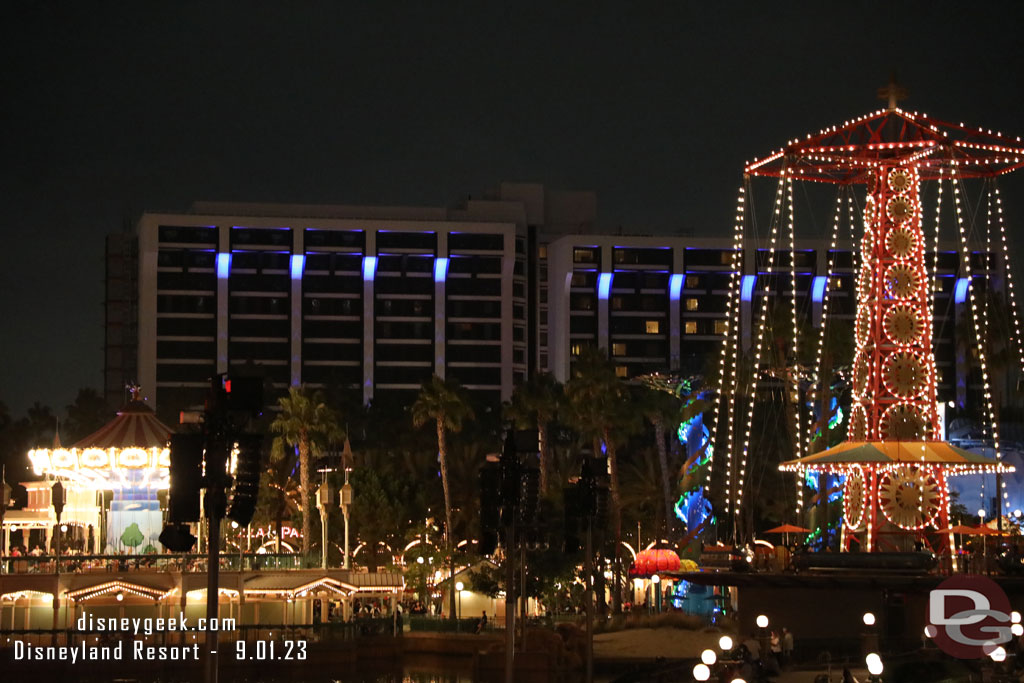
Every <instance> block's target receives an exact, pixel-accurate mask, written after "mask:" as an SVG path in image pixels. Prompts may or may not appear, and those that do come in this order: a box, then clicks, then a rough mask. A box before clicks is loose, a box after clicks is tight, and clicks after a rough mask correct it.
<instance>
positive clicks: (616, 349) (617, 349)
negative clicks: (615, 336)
mask: <svg viewBox="0 0 1024 683" xmlns="http://www.w3.org/2000/svg"><path fill="white" fill-rule="evenodd" d="M612 355H613V356H625V355H626V345H625V344H623V343H621V342H619V343H617V344H612Z"/></svg>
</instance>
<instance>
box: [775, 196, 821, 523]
mask: <svg viewBox="0 0 1024 683" xmlns="http://www.w3.org/2000/svg"><path fill="white" fill-rule="evenodd" d="M786 200H787V201H788V202H789V212H788V213H789V265H790V268H791V270H790V274H789V282H790V287H792V305H791V306H790V313H791V318H792V319H791V323H792V325H793V348H792V352H791V353H792V356H791V357H792V361H791V362H792V370H791V374H792V380H793V389H792V394H791V395H790V397H789V398H790V400H791V401H792V402H793V403H794V406H793V448H794V450H795V456H796V458H797V459H800V458H801V457H803V442H804V428H803V418H802V412H803V411H802V410H801V403H802V402H801V401H800V375H801V367H800V344H799V339H800V333H799V329H798V327H797V325H798V322H797V305H796V303H797V290H796V284H797V283H796V228H795V225H794V223H795V221H794V216H793V212H794V209H793V204H794V202H793V179H792V178H786ZM826 284H827V282H826ZM779 289H780V290H781V289H782V288H781V287H780V288H779ZM826 419H827V418H826ZM802 479H803V478H802V477H797V482H796V498H797V501H798V502H797V510H798V511H799V509H800V508H802V507H803V486H801V480H802Z"/></svg>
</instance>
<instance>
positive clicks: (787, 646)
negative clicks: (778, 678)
mask: <svg viewBox="0 0 1024 683" xmlns="http://www.w3.org/2000/svg"><path fill="white" fill-rule="evenodd" d="M792 659H793V632H792V631H790V630H789V629H788V628H786V627H785V626H783V627H782V660H783V661H784V662H785V663H786V665H787V666H788V665H789V663H790V661H791V660H792Z"/></svg>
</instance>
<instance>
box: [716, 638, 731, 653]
mask: <svg viewBox="0 0 1024 683" xmlns="http://www.w3.org/2000/svg"><path fill="white" fill-rule="evenodd" d="M718 647H720V648H722V652H728V651H729V650H731V649H732V638H730V637H729V636H722V637H721V638H719V639H718Z"/></svg>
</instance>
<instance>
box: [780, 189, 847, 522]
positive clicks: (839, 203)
mask: <svg viewBox="0 0 1024 683" xmlns="http://www.w3.org/2000/svg"><path fill="white" fill-rule="evenodd" d="M851 201H852V200H851ZM851 211H852V206H851ZM842 215H843V192H839V193H837V194H836V207H835V215H834V216H833V219H832V232H831V235H830V238H829V251H828V268H827V270H826V271H825V292H824V296H822V300H821V328H820V329H819V330H818V339H817V349H816V351H815V354H814V368H815V371H819V372H820V369H821V359H822V356H823V354H824V350H825V332H826V329H827V328H828V304H829V298H830V297H829V291H830V289H831V286H832V276H833V274H834V273H835V266H836V256H835V254H836V244H837V243H838V241H839V226H840V223H842ZM794 301H795V298H794ZM831 380H832V378H831V377H826V376H825V375H823V374H822V375H821V376H820V377H819V378H818V382H821V383H822V385H821V386H822V393H824V387H825V385H824V382H831ZM818 382H813V383H812V384H811V393H810V402H811V403H812V404H813V403H814V402H815V401H816V400H817V398H818V391H817V390H818ZM824 413H825V409H822V416H821V434H822V437H823V438H827V435H828V418H829V416H828V415H825V414H824ZM811 431H812V432H813V430H811ZM798 433H799V432H798ZM810 438H811V439H813V438H814V434H813V433H812V434H811V435H810ZM825 447H826V448H827V447H828V443H827V441H826V444H825ZM803 483H804V479H803V477H797V504H796V513H797V516H798V519H799V515H800V514H801V513H802V511H803V503H804V497H803V489H804V486H803Z"/></svg>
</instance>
